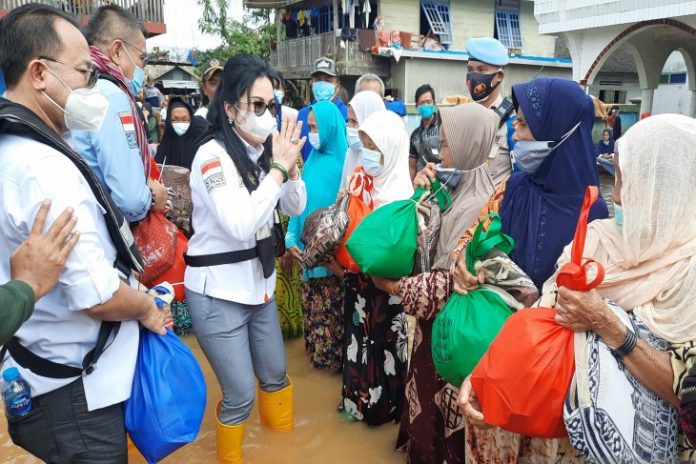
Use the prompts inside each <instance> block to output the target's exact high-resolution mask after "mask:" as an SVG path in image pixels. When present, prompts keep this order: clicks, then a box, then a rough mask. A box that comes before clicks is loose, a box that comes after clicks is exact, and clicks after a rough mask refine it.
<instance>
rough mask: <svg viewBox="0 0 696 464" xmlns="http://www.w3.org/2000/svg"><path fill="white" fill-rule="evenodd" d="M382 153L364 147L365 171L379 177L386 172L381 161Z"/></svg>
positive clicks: (363, 161) (363, 162)
mask: <svg viewBox="0 0 696 464" xmlns="http://www.w3.org/2000/svg"><path fill="white" fill-rule="evenodd" d="M381 160H382V154H381V153H380V152H378V151H375V150H370V149H367V148H365V147H363V149H362V164H363V168H364V169H365V172H366V173H367V174H368V175H370V176H372V177H379V176H380V175H382V173H383V172H384V165H383V164H382V163H381Z"/></svg>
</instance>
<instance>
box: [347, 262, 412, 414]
mask: <svg viewBox="0 0 696 464" xmlns="http://www.w3.org/2000/svg"><path fill="white" fill-rule="evenodd" d="M344 301H345V305H344V318H345V325H344V334H343V338H344V349H345V351H344V363H343V392H342V395H343V396H342V400H341V404H340V406H339V410H341V411H344V412H345V413H347V414H349V415H350V416H351V417H352V418H353V419H355V420H361V421H365V422H366V423H367V424H368V425H372V426H376V425H381V424H384V423H387V422H392V421H393V422H398V421H399V419H400V417H401V412H402V409H403V405H404V385H405V383H406V371H407V366H408V360H407V356H408V355H407V352H408V331H407V322H406V314H404V311H403V307H402V306H401V299H399V298H398V297H394V296H390V295H388V294H386V293H385V292H383V291H381V290H379V289H377V288H376V287H375V286H374V284H373V282H372V279H370V278H369V277H368V276H366V275H364V274H349V275H348V277H347V279H346V281H345V300H344Z"/></svg>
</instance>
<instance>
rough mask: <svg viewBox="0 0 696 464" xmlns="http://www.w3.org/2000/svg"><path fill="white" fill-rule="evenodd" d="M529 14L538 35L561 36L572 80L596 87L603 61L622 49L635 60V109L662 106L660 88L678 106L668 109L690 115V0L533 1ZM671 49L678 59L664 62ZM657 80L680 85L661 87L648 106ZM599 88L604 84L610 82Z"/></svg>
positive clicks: (695, 89) (695, 93) (693, 11)
mask: <svg viewBox="0 0 696 464" xmlns="http://www.w3.org/2000/svg"><path fill="white" fill-rule="evenodd" d="M534 15H535V17H536V19H537V21H538V22H539V32H540V33H541V34H548V35H554V36H559V37H562V38H563V39H565V41H566V43H567V45H568V50H569V52H570V56H571V58H572V62H573V79H574V80H577V81H579V82H580V83H581V84H582V85H584V86H586V87H588V88H596V84H595V79H596V78H597V76H598V74H599V72H600V71H601V70H602V67H603V65H604V64H605V63H607V60H609V59H611V57H612V55H613V54H615V53H616V52H617V51H621V50H623V51H626V52H628V53H629V54H630V56H632V58H633V60H634V63H635V73H637V77H638V85H639V88H640V111H641V112H644V111H651V112H652V111H653V110H662V109H663V108H661V106H663V104H664V102H663V101H662V94H663V93H664V94H665V96H667V97H668V99H669V100H672V101H673V102H676V103H673V104H674V105H677V106H679V108H670V111H679V112H683V113H685V114H689V115H691V116H695V115H696V76H695V75H694V62H695V61H696V40H695V39H696V1H695V0H535V2H534ZM675 51H679V52H681V55H682V56H683V64H681V61H680V60H679V59H678V58H674V57H673V58H671V59H670V63H669V64H668V65H667V67H665V64H666V63H667V60H668V58H669V57H670V55H672V53H673V52H675ZM679 68H683V69H679ZM665 76H666V79H667V80H666V81H665ZM672 76H675V77H674V82H672ZM661 83H662V84H663V85H664V86H670V85H676V86H681V88H682V92H681V93H679V92H678V88H677V87H667V88H666V90H664V92H663V88H662V87H661V88H660V91H659V95H660V102H658V103H656V104H655V105H654V102H655V95H656V89H658V87H659V86H660V84H661ZM600 84H601V83H600ZM593 86H595V87H593ZM602 87H605V89H607V88H610V87H611V82H608V85H604V86H601V85H600V88H602ZM685 92H688V93H686V94H685ZM624 98H625V95H624ZM687 108H688V109H687Z"/></svg>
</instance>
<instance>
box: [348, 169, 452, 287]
mask: <svg viewBox="0 0 696 464" xmlns="http://www.w3.org/2000/svg"><path fill="white" fill-rule="evenodd" d="M431 188H432V192H433V193H432V194H431V192H430V191H429V190H424V189H422V188H419V189H417V190H416V192H415V193H414V195H413V197H412V198H411V199H409V200H401V201H395V202H393V203H389V204H388V205H385V206H382V207H381V208H379V209H377V210H375V211H373V212H372V213H370V214H368V215H367V216H366V217H365V219H363V220H362V222H361V223H360V225H358V227H357V228H356V229H355V230H354V231H353V234H352V235H351V236H350V238H349V239H348V241H347V242H346V249H347V250H348V253H350V255H351V257H352V258H353V260H355V262H356V263H357V265H358V267H360V270H361V271H362V272H364V273H365V274H368V275H371V276H375V277H383V278H387V279H400V278H402V277H405V276H408V275H411V273H412V272H413V266H414V264H415V259H416V248H417V238H418V216H417V208H418V202H419V201H425V200H431V201H436V202H437V203H438V205H439V207H440V209H441V210H445V209H447V208H449V207H450V205H451V204H452V199H451V197H450V196H449V193H447V191H446V190H445V189H444V188H442V187H441V186H440V183H439V182H438V181H437V179H436V180H435V182H433V185H432V187H431Z"/></svg>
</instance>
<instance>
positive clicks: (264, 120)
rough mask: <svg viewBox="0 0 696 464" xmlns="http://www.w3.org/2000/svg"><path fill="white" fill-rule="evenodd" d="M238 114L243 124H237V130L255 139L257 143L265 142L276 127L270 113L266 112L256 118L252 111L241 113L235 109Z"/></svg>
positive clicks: (274, 119)
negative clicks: (242, 119)
mask: <svg viewBox="0 0 696 464" xmlns="http://www.w3.org/2000/svg"><path fill="white" fill-rule="evenodd" d="M237 111H239V114H240V115H241V116H242V117H243V118H244V120H245V122H244V124H239V123H237V124H238V126H239V128H240V129H241V130H243V131H244V132H246V133H247V134H249V135H251V136H253V137H254V138H256V139H257V141H258V142H259V143H263V142H265V141H266V139H267V138H268V136H269V135H271V134H272V133H273V131H274V130H276V128H277V127H278V125H277V122H276V118H274V117H273V116H272V115H271V113H270V111H268V110H266V111H264V113H263V114H262V115H261V116H256V113H254V112H253V111H242V110H240V109H237Z"/></svg>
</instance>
